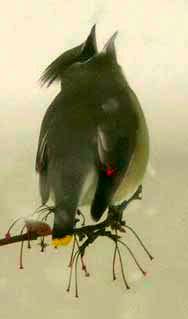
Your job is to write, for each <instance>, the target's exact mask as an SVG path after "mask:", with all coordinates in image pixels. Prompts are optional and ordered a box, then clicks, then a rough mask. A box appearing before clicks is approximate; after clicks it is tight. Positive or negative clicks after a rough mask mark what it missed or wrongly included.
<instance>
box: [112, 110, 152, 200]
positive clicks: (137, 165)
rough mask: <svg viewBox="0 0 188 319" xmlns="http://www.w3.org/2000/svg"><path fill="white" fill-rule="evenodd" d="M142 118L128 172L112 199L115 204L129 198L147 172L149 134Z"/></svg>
mask: <svg viewBox="0 0 188 319" xmlns="http://www.w3.org/2000/svg"><path fill="white" fill-rule="evenodd" d="M142 115H143V114H142ZM142 120H143V122H142V126H141V127H140V128H139V129H138V131H137V141H136V147H135V152H134V154H133V156H132V158H131V161H130V164H129V166H128V169H127V172H126V174H125V176H124V178H123V180H122V182H121V184H120V186H119V188H118V190H117V192H116V193H115V195H114V197H113V199H112V203H113V204H119V203H120V202H122V201H123V200H127V199H129V198H130V197H131V195H132V194H133V193H134V192H135V191H136V190H137V188H138V186H139V185H140V184H141V183H142V180H143V177H144V174H145V172H146V168H147V163H148V158H149V136H148V129H147V126H146V123H145V119H144V118H142Z"/></svg>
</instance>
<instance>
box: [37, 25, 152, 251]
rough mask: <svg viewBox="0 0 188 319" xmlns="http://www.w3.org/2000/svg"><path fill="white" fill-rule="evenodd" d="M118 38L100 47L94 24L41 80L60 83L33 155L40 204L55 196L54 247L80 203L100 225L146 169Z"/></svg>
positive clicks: (140, 121)
mask: <svg viewBox="0 0 188 319" xmlns="http://www.w3.org/2000/svg"><path fill="white" fill-rule="evenodd" d="M116 37H117V32H115V33H114V34H113V35H112V36H111V38H110V39H109V40H108V41H107V42H106V44H105V46H104V47H103V49H102V50H101V51H98V49H97V44H96V31H95V26H93V27H92V29H91V31H90V34H89V36H88V37H87V39H86V40H85V41H84V42H83V43H82V44H81V45H79V46H77V47H74V48H73V49H70V50H68V51H66V52H64V53H63V54H62V55H60V56H59V57H58V58H57V59H56V60H55V61H54V62H52V63H51V64H50V65H49V66H48V67H47V68H46V70H45V71H44V73H43V75H42V77H41V81H42V84H47V85H48V86H49V85H51V84H52V83H53V82H54V81H56V80H58V81H60V83H61V88H60V92H59V93H58V95H57V96H56V97H55V99H54V100H53V101H52V103H51V104H50V106H49V108H48V109H47V111H46V114H45V116H44V118H43V121H42V124H41V130H40V135H39V141H38V150H37V155H36V171H37V173H38V174H39V186H40V196H41V202H42V205H45V204H46V203H47V202H48V200H49V198H50V196H52V198H53V200H54V208H53V212H54V224H53V229H52V242H53V244H54V246H55V247H57V246H61V245H67V244H69V242H70V241H71V239H72V235H73V233H74V228H75V225H76V218H75V216H76V212H77V210H78V209H79V207H81V206H83V205H87V206H88V207H89V210H90V214H91V217H92V218H93V220H94V221H95V222H98V221H99V220H100V218H101V217H102V215H103V214H104V212H105V211H106V209H107V208H109V207H110V205H115V206H117V205H118V204H119V203H121V202H122V201H124V200H126V199H128V198H130V196H131V195H132V194H133V193H134V192H135V191H136V189H137V188H138V186H139V185H140V184H141V183H142V180H143V177H144V175H145V172H146V168H147V164H148V159H149V132H148V127H147V123H146V119H145V115H144V113H143V110H142V108H141V105H140V102H139V100H138V98H137V96H136V94H135V93H134V91H133V90H132V88H131V87H130V85H129V84H128V81H127V79H126V77H125V75H124V72H123V70H122V67H121V66H120V65H119V63H118V60H117V54H116V48H115V39H116Z"/></svg>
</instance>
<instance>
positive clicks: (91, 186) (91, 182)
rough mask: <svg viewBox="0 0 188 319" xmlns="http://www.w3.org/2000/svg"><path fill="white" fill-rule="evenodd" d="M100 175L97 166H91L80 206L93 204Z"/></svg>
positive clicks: (82, 191) (83, 187)
mask: <svg viewBox="0 0 188 319" xmlns="http://www.w3.org/2000/svg"><path fill="white" fill-rule="evenodd" d="M97 180H98V175H97V171H96V167H95V166H93V167H91V169H90V171H89V173H88V175H87V177H86V178H85V182H84V184H83V186H82V190H81V195H80V200H79V206H85V205H89V204H91V202H92V200H93V198H94V195H95V191H96V185H97Z"/></svg>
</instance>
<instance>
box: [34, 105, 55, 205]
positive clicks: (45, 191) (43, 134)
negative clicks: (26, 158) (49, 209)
mask: <svg viewBox="0 0 188 319" xmlns="http://www.w3.org/2000/svg"><path fill="white" fill-rule="evenodd" d="M55 111H56V107H55V105H54V103H53V104H51V105H50V106H49V108H48V110H47V112H46V114H45V116H44V118H43V121H42V125H41V130H40V135H39V142H38V150H37V155H36V163H35V169H36V171H37V173H39V187H40V194H41V199H42V204H45V203H46V202H47V201H48V199H49V184H48V151H47V150H48V130H49V128H50V126H51V124H52V122H53V119H54V116H55Z"/></svg>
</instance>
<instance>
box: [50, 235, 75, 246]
mask: <svg viewBox="0 0 188 319" xmlns="http://www.w3.org/2000/svg"><path fill="white" fill-rule="evenodd" d="M72 237H73V236H72V235H66V236H65V237H62V238H55V239H52V245H53V246H54V247H55V248H58V247H60V246H67V245H68V244H69V243H70V242H71V240H72Z"/></svg>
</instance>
